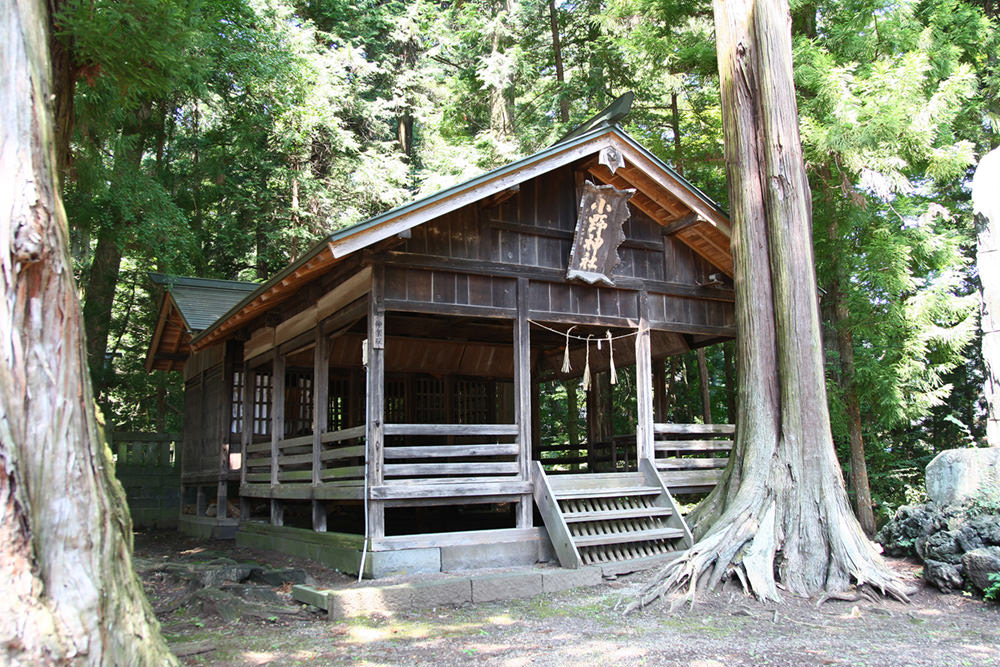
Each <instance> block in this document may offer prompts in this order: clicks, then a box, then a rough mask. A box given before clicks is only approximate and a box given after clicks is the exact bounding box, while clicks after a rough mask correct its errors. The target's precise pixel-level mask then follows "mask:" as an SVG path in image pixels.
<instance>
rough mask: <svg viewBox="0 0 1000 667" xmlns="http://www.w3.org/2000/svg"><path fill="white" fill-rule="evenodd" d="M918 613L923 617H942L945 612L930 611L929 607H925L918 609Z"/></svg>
mask: <svg viewBox="0 0 1000 667" xmlns="http://www.w3.org/2000/svg"><path fill="white" fill-rule="evenodd" d="M916 613H917V614H920V615H921V616H942V615H943V614H944V612H943V611H941V610H940V609H929V608H927V607H924V608H923V609H917V610H916Z"/></svg>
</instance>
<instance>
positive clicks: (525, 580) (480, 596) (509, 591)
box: [472, 571, 542, 602]
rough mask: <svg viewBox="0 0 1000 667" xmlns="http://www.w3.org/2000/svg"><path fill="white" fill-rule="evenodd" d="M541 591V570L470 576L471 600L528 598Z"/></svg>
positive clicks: (487, 600)
mask: <svg viewBox="0 0 1000 667" xmlns="http://www.w3.org/2000/svg"><path fill="white" fill-rule="evenodd" d="M541 592H542V574H541V572H536V571H528V572H505V573H503V574H491V575H484V576H481V577H473V578H472V601H473V602H492V601H493V600H514V599H516V598H528V597H532V596H534V595H538V594H539V593H541Z"/></svg>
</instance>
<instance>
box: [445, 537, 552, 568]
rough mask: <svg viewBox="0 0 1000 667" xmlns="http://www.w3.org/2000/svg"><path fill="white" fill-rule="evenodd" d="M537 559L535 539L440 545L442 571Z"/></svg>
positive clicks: (533, 562)
mask: <svg viewBox="0 0 1000 667" xmlns="http://www.w3.org/2000/svg"><path fill="white" fill-rule="evenodd" d="M537 560H538V542H537V541H535V540H532V541H527V542H502V543H499V544H463V545H456V546H449V547H441V571H442V572H455V571H461V570H475V569H479V568H491V567H511V566H517V565H534V564H535V562H537Z"/></svg>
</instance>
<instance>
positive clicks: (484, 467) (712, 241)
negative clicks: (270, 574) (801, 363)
mask: <svg viewBox="0 0 1000 667" xmlns="http://www.w3.org/2000/svg"><path fill="white" fill-rule="evenodd" d="M614 120H615V119H614V118H610V119H609V118H607V117H605V118H603V119H602V118H600V117H598V118H597V119H595V120H594V121H592V122H590V123H588V124H586V125H584V126H582V127H581V128H579V129H578V130H576V131H574V132H573V133H572V134H571V135H569V136H568V137H566V138H564V139H563V140H561V141H560V142H559V143H557V144H555V145H553V146H551V147H549V148H547V149H545V150H543V151H541V152H540V153H537V154H535V155H532V156H530V157H527V158H525V159H523V160H519V161H517V162H514V163H512V164H510V165H507V166H505V167H503V168H500V169H497V170H495V171H492V172H489V173H487V174H484V175H482V176H479V177H477V178H474V179H472V180H470V181H467V182H465V183H462V184H459V185H456V186H454V187H451V188H448V189H446V190H444V191H442V192H439V193H437V194H435V195H433V196H430V197H427V198H425V199H421V200H418V201H415V202H413V203H410V204H408V205H406V206H403V207H400V208H397V209H395V210H392V211H389V212H387V213H385V214H382V215H379V216H377V217H375V218H372V219H370V220H368V221H366V222H363V223H361V224H358V225H355V226H353V227H349V228H347V229H342V230H339V231H337V232H334V233H333V234H330V235H329V236H328V237H326V238H324V239H323V240H321V241H320V242H319V243H317V244H316V245H315V246H314V247H313V248H312V249H311V250H310V251H309V252H308V253H307V254H306V255H304V256H303V257H302V258H300V259H299V260H298V261H296V262H295V263H293V264H292V265H290V266H288V267H287V268H285V269H284V270H283V271H281V272H280V273H279V274H278V275H276V276H274V277H273V278H272V279H271V280H269V281H268V282H267V283H264V284H262V285H259V286H256V288H255V289H253V291H251V292H244V293H242V295H241V298H239V300H238V302H236V303H234V304H233V305H231V307H229V308H227V310H226V312H224V313H220V314H219V316H218V318H217V319H215V320H214V321H213V322H212V323H211V324H208V325H206V326H203V327H202V328H201V330H200V331H199V330H197V329H196V325H195V324H194V323H192V322H190V321H188V322H187V323H186V324H184V322H183V321H182V318H181V319H177V318H175V319H171V315H170V313H167V315H166V316H164V317H165V319H164V320H163V321H161V325H160V326H159V327H158V328H157V339H156V340H155V341H154V344H153V346H152V348H151V351H150V360H151V361H150V368H162V369H165V370H170V369H177V368H178V367H179V366H181V365H182V366H183V371H184V375H185V378H186V391H187V395H186V408H185V428H184V434H185V435H184V438H185V446H184V462H183V466H184V467H183V475H184V477H183V484H184V485H185V494H186V496H185V498H186V499H185V502H184V505H185V513H184V514H183V515H182V517H181V524H182V526H183V527H184V528H185V529H187V530H189V531H193V532H197V533H199V534H203V535H212V534H214V535H220V534H225V533H226V532H227V531H228V532H232V531H235V532H236V538H237V541H238V542H239V543H243V544H247V545H254V546H261V547H267V548H274V549H279V550H285V551H289V552H292V553H296V554H299V555H304V556H308V557H312V558H316V559H318V560H321V561H323V562H326V563H327V564H329V565H331V566H334V567H337V568H339V569H342V570H344V571H353V572H355V573H356V572H358V571H359V568H360V567H364V570H365V572H366V574H367V575H368V576H383V575H386V574H390V573H393V572H399V571H406V572H421V571H440V570H450V569H461V568H467V567H477V566H490V567H492V566H499V565H513V564H527V563H533V562H536V561H538V560H547V559H552V558H555V557H557V558H558V559H559V561H560V562H561V563H562V564H563V565H564V566H567V567H577V566H579V565H581V564H586V563H592V562H605V561H608V560H617V559H627V558H634V557H638V556H647V555H654V554H658V553H663V552H665V551H669V550H671V549H674V548H676V547H679V546H683V545H686V544H689V543H690V533H689V532H688V530H687V527H686V526H685V525H684V522H683V519H682V517H681V516H680V514H679V512H678V511H677V508H676V506H675V504H674V501H673V499H672V497H671V493H670V491H673V492H674V493H687V492H696V491H704V490H706V489H709V488H711V486H712V485H713V484H714V482H715V479H716V478H717V476H718V474H719V473H720V472H721V469H722V467H724V466H725V465H726V458H725V452H726V450H727V449H728V447H729V445H730V444H731V443H730V438H731V433H732V427H729V426H721V427H720V426H715V427H713V426H706V425H698V424H690V425H671V424H664V423H662V422H663V419H662V416H661V415H662V414H663V410H664V405H665V401H666V396H665V392H666V387H665V382H664V373H663V363H662V362H663V360H664V359H666V358H667V357H669V356H671V355H674V354H678V353H682V352H685V351H687V350H690V349H692V348H697V347H701V346H705V345H709V344H712V343H715V342H718V341H721V340H727V339H731V338H733V337H734V336H735V322H734V311H733V289H732V281H731V276H732V259H731V255H730V252H729V237H730V225H729V221H728V220H727V218H726V216H725V215H724V214H723V212H722V211H720V209H719V207H718V206H717V205H716V204H714V203H713V202H712V201H711V200H709V198H708V197H706V196H705V195H704V194H703V193H702V192H700V191H699V190H698V189H697V188H695V187H694V186H692V185H691V184H689V183H688V182H686V181H685V180H684V179H683V178H681V177H680V176H679V175H677V174H676V173H675V172H674V171H672V170H671V169H670V168H669V167H668V166H667V165H665V164H664V163H663V162H661V161H660V160H658V159H657V158H656V157H654V156H653V155H652V154H651V153H649V152H648V151H647V150H645V149H644V148H643V147H642V146H640V145H639V144H638V143H637V142H636V141H635V140H633V139H632V138H630V137H629V136H628V135H627V134H626V133H625V132H624V131H623V130H622V129H621V128H620V127H618V126H617V125H616V124H615V123H614ZM615 197H618V199H615ZM619 258H620V261H619ZM218 282H219V283H220V284H219V285H217V287H218V288H219V289H227V288H226V287H225V285H224V284H222V283H224V282H225V281H218ZM182 286H183V284H182V283H181V282H180V281H177V282H175V286H174V287H173V290H174V292H175V294H176V290H177V289H178V288H180V287H182ZM236 289H243V288H242V287H241V288H236ZM213 298H214V297H213ZM174 301H177V299H176V298H175V299H174V300H170V299H168V300H166V301H165V302H164V303H165V306H164V308H168V309H169V308H175V307H176V306H179V305H180V304H175V303H174ZM179 310H181V311H183V310H184V309H183V307H181V308H180V309H179ZM185 326H186V331H183V332H180V333H178V332H177V331H176V330H177V329H178V328H184V327H185ZM181 334H183V335H186V336H188V338H187V339H186V340H185V341H181V343H176V344H175V343H174V341H176V340H179V338H181V337H183V336H182V335H181ZM171 346H173V347H171ZM567 347H568V349H567ZM185 355H188V356H187V357H186V360H183V361H182V360H181V359H180V357H182V356H185ZM613 375H623V376H624V375H627V376H628V377H629V378H633V379H630V381H629V382H628V383H627V384H628V386H627V387H625V384H626V383H620V384H619V385H617V386H615V387H612V386H611V382H610V381H611V378H612V376H613ZM568 378H585V380H584V382H585V386H586V387H587V391H586V400H587V410H586V413H587V418H586V434H585V437H583V438H582V439H581V440H582V441H581V442H579V443H578V444H575V445H574V446H573V447H572V448H571V449H567V448H566V447H563V448H562V450H560V451H556V450H557V449H559V448H553V447H551V446H547V447H545V448H543V446H542V444H541V441H540V437H539V431H540V428H539V412H538V410H539V405H538V404H539V400H538V387H539V384H540V383H541V382H546V381H551V380H559V379H568ZM623 390H627V391H631V392H633V393H634V401H635V405H636V408H635V415H634V419H633V420H631V421H632V422H633V423H634V425H635V428H634V432H632V433H614V432H613V430H612V426H611V424H610V423H609V422H610V420H609V419H608V417H607V416H608V414H609V413H610V400H611V398H610V396H611V391H623ZM677 438H680V439H679V440H678V439H677ZM719 452H721V454H719ZM691 455H697V456H696V457H694V458H692V456H691ZM213 505H214V508H211V506H213ZM210 508H211V509H210ZM362 556H364V565H363V566H362Z"/></svg>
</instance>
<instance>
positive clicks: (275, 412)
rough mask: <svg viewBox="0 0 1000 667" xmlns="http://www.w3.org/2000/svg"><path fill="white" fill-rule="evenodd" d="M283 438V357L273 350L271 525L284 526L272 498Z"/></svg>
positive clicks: (277, 500)
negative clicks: (279, 445) (279, 446)
mask: <svg viewBox="0 0 1000 667" xmlns="http://www.w3.org/2000/svg"><path fill="white" fill-rule="evenodd" d="M284 436H285V355H283V354H281V352H279V351H278V348H275V349H274V353H273V357H272V360H271V493H272V497H271V524H272V525H275V526H281V525H283V524H284V512H283V511H282V510H283V508H282V506H281V500H279V499H277V498H274V497H273V493H274V491H275V490H276V487H277V486H278V456H279V455H280V454H281V450H280V449H279V448H278V443H279V442H281V440H282V439H283V438H284Z"/></svg>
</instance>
